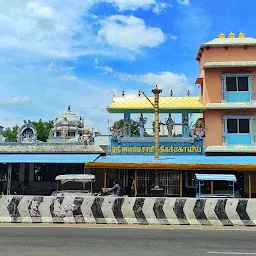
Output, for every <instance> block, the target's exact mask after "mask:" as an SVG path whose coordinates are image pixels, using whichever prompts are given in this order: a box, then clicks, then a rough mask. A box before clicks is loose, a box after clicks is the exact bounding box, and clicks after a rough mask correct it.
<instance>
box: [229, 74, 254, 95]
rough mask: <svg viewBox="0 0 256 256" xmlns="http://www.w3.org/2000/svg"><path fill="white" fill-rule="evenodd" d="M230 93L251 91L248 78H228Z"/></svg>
mask: <svg viewBox="0 0 256 256" xmlns="http://www.w3.org/2000/svg"><path fill="white" fill-rule="evenodd" d="M226 86H227V91H228V92H237V91H238V92H247V91H249V86H248V77H247V76H245V77H226Z"/></svg>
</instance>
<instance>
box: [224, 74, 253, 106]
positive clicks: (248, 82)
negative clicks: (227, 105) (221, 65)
mask: <svg viewBox="0 0 256 256" xmlns="http://www.w3.org/2000/svg"><path fill="white" fill-rule="evenodd" d="M253 79H254V77H253V75H252V74H223V75H222V102H250V101H252V100H254V81H253Z"/></svg>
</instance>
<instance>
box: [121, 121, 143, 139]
mask: <svg viewBox="0 0 256 256" xmlns="http://www.w3.org/2000/svg"><path fill="white" fill-rule="evenodd" d="M118 124H119V127H123V128H124V119H121V120H119V121H118ZM130 125H131V136H139V135H140V127H139V123H138V122H136V121H134V120H132V119H130Z"/></svg>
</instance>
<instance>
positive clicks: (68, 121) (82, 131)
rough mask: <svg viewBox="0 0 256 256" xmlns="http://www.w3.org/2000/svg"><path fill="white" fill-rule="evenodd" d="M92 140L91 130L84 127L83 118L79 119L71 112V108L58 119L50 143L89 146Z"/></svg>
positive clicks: (52, 130)
mask: <svg viewBox="0 0 256 256" xmlns="http://www.w3.org/2000/svg"><path fill="white" fill-rule="evenodd" d="M90 140H91V131H90V129H89V128H88V127H86V126H85V125H84V120H83V119H82V117H78V116H77V115H76V114H75V113H74V112H72V111H71V108H70V106H68V110H67V111H66V112H65V113H63V114H62V115H61V116H60V117H58V118H56V120H55V122H54V124H53V128H52V129H51V131H50V136H49V142H50V141H51V142H53V141H54V142H62V141H66V142H84V143H85V144H89V143H90Z"/></svg>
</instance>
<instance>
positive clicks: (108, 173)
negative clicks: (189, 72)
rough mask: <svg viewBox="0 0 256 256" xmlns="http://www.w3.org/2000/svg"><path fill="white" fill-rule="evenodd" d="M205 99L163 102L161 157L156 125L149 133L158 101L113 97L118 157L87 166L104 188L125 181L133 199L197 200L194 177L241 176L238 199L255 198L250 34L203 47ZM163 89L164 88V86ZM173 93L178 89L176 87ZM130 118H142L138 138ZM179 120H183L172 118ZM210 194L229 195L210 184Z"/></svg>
mask: <svg viewBox="0 0 256 256" xmlns="http://www.w3.org/2000/svg"><path fill="white" fill-rule="evenodd" d="M196 60H197V61H198V62H199V76H198V78H197V79H196V82H195V83H196V84H198V87H199V95H198V96H191V95H190V93H189V92H188V93H187V95H184V96H183V97H175V96H174V95H173V92H172V91H171V93H170V96H169V97H162V96H161V95H160V98H159V113H160V115H165V121H164V122H159V127H160V132H159V158H158V159H155V157H154V151H155V148H154V145H155V137H154V135H155V134H154V132H155V131H154V126H152V130H150V129H148V128H146V126H145V125H146V123H147V119H148V117H147V115H148V114H152V113H154V107H153V106H152V104H151V103H150V102H153V101H154V99H153V97H145V96H144V95H143V94H142V93H141V92H138V95H137V96H133V97H132V96H126V95H125V92H123V94H122V95H121V96H120V97H116V96H114V97H113V102H112V103H111V104H110V105H109V106H108V107H107V111H108V112H109V113H113V114H115V113H119V114H120V113H122V114H123V120H122V122H120V121H117V122H115V123H114V124H113V125H112V127H111V132H112V137H111V154H110V155H107V156H102V157H99V158H97V159H96V160H94V161H92V162H87V164H86V167H87V170H88V172H93V173H95V174H96V176H97V180H98V182H99V183H100V184H98V185H97V186H98V187H105V188H106V187H109V186H111V184H112V180H113V179H118V180H119V181H120V184H121V185H122V187H123V188H124V190H125V194H128V195H131V196H180V197H182V196H185V197H190V196H192V197H194V196H195V195H196V191H195V187H196V184H195V178H194V175H195V173H206V174H226V173H228V174H234V175H235V176H236V179H237V182H236V184H235V195H236V197H249V198H251V197H255V196H256V172H255V170H256V156H255V154H256V144H255V143H256V136H255V135H256V130H255V115H256V110H255V109H256V104H255V87H256V84H255V79H254V75H256V39H255V38H250V37H245V35H244V34H243V33H240V34H239V35H238V36H235V35H234V34H233V33H230V34H229V35H228V37H226V36H225V35H224V34H220V35H219V37H218V38H215V39H213V40H211V41H209V42H207V43H203V44H201V46H200V48H199V51H198V53H197V56H196ZM158 86H159V88H161V85H160V84H159V85H158ZM170 89H171V88H170ZM131 115H133V116H134V115H137V121H138V125H139V132H137V134H136V135H135V134H133V132H132V120H131ZM177 115H179V120H181V121H179V122H176V121H175V120H174V118H173V116H177ZM204 183H205V184H204V189H205V190H209V191H204V192H205V193H207V194H213V193H217V194H222V193H224V192H225V191H227V190H229V189H230V184H229V183H228V182H225V183H223V184H222V185H221V186H219V185H218V184H217V183H215V182H214V183H213V182H210V181H205V182H204Z"/></svg>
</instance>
